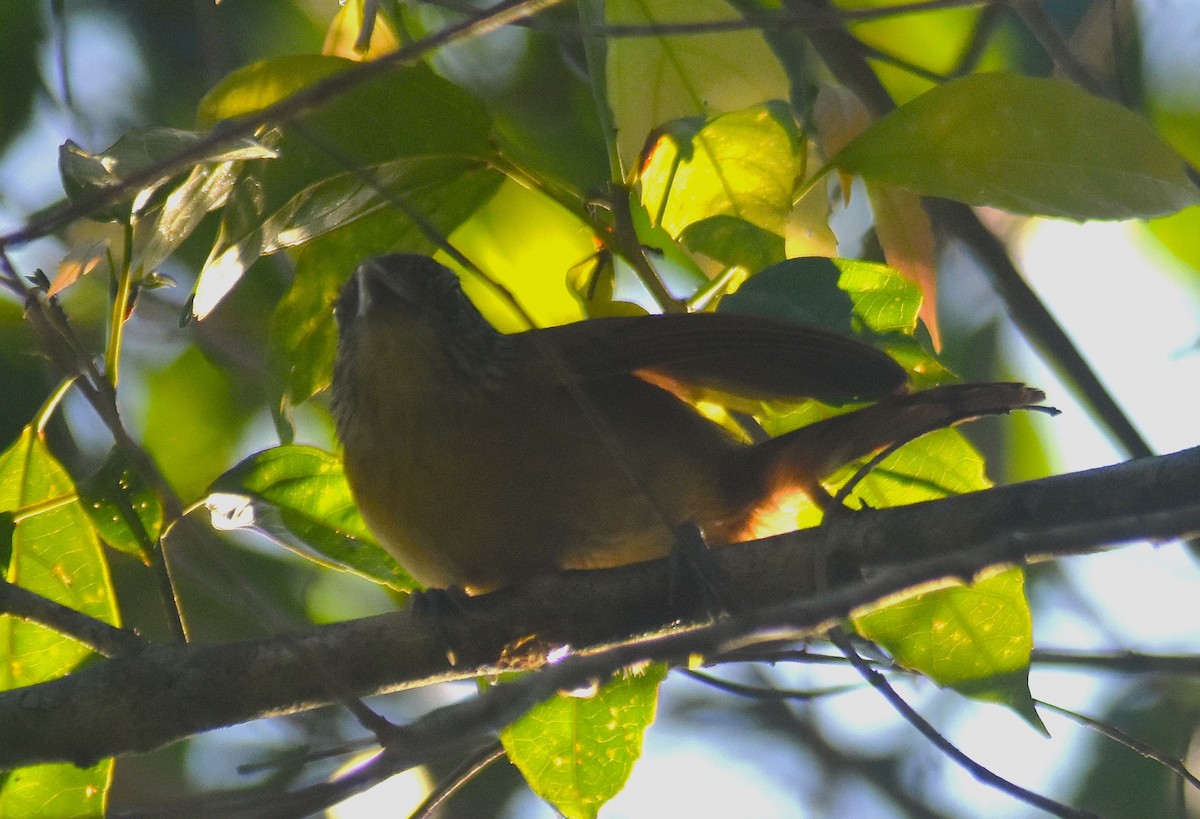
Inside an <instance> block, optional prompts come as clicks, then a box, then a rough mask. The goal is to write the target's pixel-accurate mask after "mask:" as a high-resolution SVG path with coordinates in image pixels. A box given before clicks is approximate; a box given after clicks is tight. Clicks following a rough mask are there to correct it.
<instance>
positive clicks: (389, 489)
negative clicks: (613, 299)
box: [333, 254, 1043, 594]
mask: <svg viewBox="0 0 1200 819" xmlns="http://www.w3.org/2000/svg"><path fill="white" fill-rule="evenodd" d="M335 313H336V317H337V323H338V327H339V337H338V348H337V360H336V363H335V366H334V376H333V410H334V415H335V418H336V421H337V431H338V435H339V437H340V439H341V441H342V444H343V447H344V459H345V470H346V476H347V478H348V480H349V483H350V487H351V489H352V491H353V493H354V497H355V499H356V501H357V503H358V505H359V508H360V509H361V511H362V514H363V518H364V519H365V520H366V522H367V525H368V526H369V527H370V528H371V530H372V531H373V532H374V533H375V535H376V536H377V537H378V538H379V541H380V543H381V544H382V545H383V546H384V547H385V548H387V549H388V550H389V551H390V552H391V553H392V554H394V555H395V557H396V558H397V560H399V562H400V563H401V565H402V566H404V568H405V569H407V570H408V571H409V572H410V573H411V574H412V576H413V577H414V578H416V579H417V580H418V581H419V582H421V583H422V584H424V585H425V586H427V587H461V588H463V589H465V590H466V591H468V592H469V593H472V594H477V593H481V592H484V591H488V590H491V589H495V588H498V587H501V586H506V585H509V584H512V583H515V582H518V581H520V580H522V579H525V578H528V577H530V576H532V575H535V574H539V573H542V572H547V571H552V570H555V569H562V568H601V567H608V566H616V565H621V564H625V563H633V562H639V561H643V560H650V559H653V558H658V557H662V556H664V555H666V554H667V553H668V552H669V551H670V550H671V548H672V546H673V543H674V534H673V533H674V530H675V527H676V526H677V525H679V524H681V523H689V522H690V523H694V524H696V525H697V526H699V527H700V529H701V530H702V531H703V533H704V535H705V539H706V540H707V541H708V542H709V543H711V544H723V543H732V542H737V541H738V540H744V539H747V538H749V537H752V536H755V535H756V534H758V533H757V532H756V520H757V519H758V518H759V517H760V516H761V515H762V514H763V513H764V511H766V510H769V509H770V508H772V506H773V505H774V504H775V503H776V502H777V501H778V500H779V499H780V498H781V497H782V496H784V495H787V494H789V493H794V492H797V491H801V492H808V493H809V494H811V493H813V492H814V491H819V490H818V489H817V487H818V481H819V480H820V479H821V478H822V477H826V476H828V475H829V474H830V473H831V472H833V471H834V470H836V469H837V468H839V467H840V466H843V465H845V464H847V463H850V462H852V461H854V460H856V459H858V458H862V457H864V456H867V455H870V454H872V453H874V452H877V451H879V450H881V449H883V448H885V447H887V446H889V445H891V444H893V443H896V442H903V441H907V440H909V439H911V438H914V437H916V436H918V435H921V434H924V433H925V432H929V431H931V430H934V429H938V428H941V427H945V426H948V425H950V424H952V423H956V422H958V421H961V420H964V419H966V418H970V417H974V416H978V415H981V414H986V413H997V412H1006V411H1008V410H1010V409H1014V408H1018V407H1024V406H1029V405H1031V404H1034V403H1036V402H1038V401H1040V400H1042V398H1043V395H1042V393H1040V392H1039V391H1037V390H1034V389H1031V388H1029V387H1025V386H1023V385H1021V384H964V385H952V386H942V387H935V388H933V389H930V390H926V391H923V392H917V393H909V392H906V380H907V379H906V375H905V373H904V371H903V369H902V368H901V367H900V366H899V365H898V364H896V362H895V361H893V360H892V359H891V358H890V357H888V356H887V355H886V354H884V353H882V352H880V351H878V350H876V349H875V348H873V347H870V346H868V345H866V344H863V343H861V342H858V341H855V340H853V339H850V338H847V337H844V336H841V335H838V334H836V333H832V332H828V331H825V330H820V329H816V328H813V327H807V326H803V325H799V324H791V323H788V322H782V321H777V320H769V319H764V318H757V317H750V316H741V315H725V314H697V315H666V316H637V317H620V318H602V319H592V320H589V321H583V322H579V323H575V324H568V325H564V326H561V327H549V328H544V329H536V330H529V331H526V332H522V333H516V334H512V335H505V334H502V333H500V332H498V331H497V330H495V329H494V328H493V327H492V326H491V325H490V324H488V322H487V321H486V320H485V319H484V318H483V316H482V315H480V313H479V311H478V310H476V308H475V306H474V305H473V304H472V303H471V302H470V300H469V299H467V297H466V296H465V295H464V294H463V291H462V289H461V288H460V286H459V282H458V278H457V277H456V276H455V275H454V273H453V272H451V271H450V270H448V269H447V268H445V267H443V266H442V265H440V264H438V263H437V262H435V261H433V260H432V259H430V258H428V257H426V256H420V255H412V254H394V255H388V256H380V257H377V258H373V259H369V260H367V261H365V262H363V263H362V264H361V265H360V266H359V267H358V269H357V270H356V271H355V273H354V275H353V276H351V278H350V279H349V281H347V283H346V285H345V286H344V288H343V289H342V291H341V294H340V296H339V298H338V300H337V304H336V307H335ZM696 389H707V390H717V391H721V392H724V393H730V394H734V395H739V396H745V397H749V398H755V399H787V398H791V399H799V398H802V397H814V398H818V399H821V400H824V401H827V402H834V403H845V402H849V401H877V402H878V403H876V404H874V405H872V406H868V407H865V408H862V409H858V410H855V411H852V412H849V413H847V414H844V415H840V416H836V417H834V418H831V419H828V420H825V421H821V422H818V423H816V424H812V425H810V426H807V427H803V428H801V429H799V430H796V431H794V432H790V433H787V434H784V435H780V436H778V437H776V438H773V439H770V440H767V441H764V442H762V443H757V444H746V443H744V442H742V441H740V440H738V439H737V438H736V437H735V436H734V435H732V434H731V433H730V432H729V431H727V430H726V429H725V428H724V427H722V426H721V425H719V424H717V423H715V422H713V421H711V420H709V419H707V418H705V417H704V416H702V415H701V414H700V413H699V412H697V411H696V410H695V409H694V408H693V406H692V405H691V404H689V403H687V402H686V401H684V400H683V399H682V398H681V397H680V396H681V395H683V394H685V393H687V392H688V391H690V390H696Z"/></svg>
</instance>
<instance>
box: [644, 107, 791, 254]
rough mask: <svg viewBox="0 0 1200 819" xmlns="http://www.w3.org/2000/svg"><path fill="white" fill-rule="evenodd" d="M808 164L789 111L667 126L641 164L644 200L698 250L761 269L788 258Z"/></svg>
mask: <svg viewBox="0 0 1200 819" xmlns="http://www.w3.org/2000/svg"><path fill="white" fill-rule="evenodd" d="M690 122H691V121H687V122H685V123H682V125H684V126H688V125H689V123H690ZM803 169H804V153H803V145H802V143H801V141H800V135H799V132H798V130H797V128H796V124H795V122H794V120H793V119H792V115H791V112H790V110H789V109H788V108H787V106H785V105H783V104H781V103H768V104H764V105H756V106H753V107H751V108H748V109H745V110H743V111H737V112H734V113H731V114H724V115H720V116H717V117H714V118H712V119H711V120H709V121H707V122H705V123H703V125H700V126H699V127H695V125H691V127H672V128H667V129H666V130H664V131H663V134H662V136H660V137H659V139H658V141H657V143H656V144H655V146H654V148H653V149H652V150H651V152H650V155H649V157H648V159H647V160H646V162H645V164H644V166H643V168H642V173H641V194H642V202H643V204H644V205H645V207H646V210H647V211H649V213H650V215H651V218H652V219H653V220H654V221H655V223H656V224H658V225H661V226H662V227H663V228H664V229H665V230H666V231H667V232H668V233H670V234H671V235H672V236H674V237H677V238H679V237H681V236H682V238H683V241H684V243H685V244H686V245H688V246H689V247H691V248H692V249H693V250H694V251H697V252H701V253H704V254H705V255H707V256H710V257H712V258H715V259H717V260H719V261H721V262H724V263H725V264H744V263H749V264H750V265H753V267H752V268H751V269H754V270H757V269H761V268H762V267H764V266H766V265H767V264H771V263H773V262H778V261H782V260H783V250H784V233H785V232H786V228H787V220H788V215H789V214H790V213H791V211H792V196H793V193H794V191H795V186H796V180H797V178H798V177H799V176H800V174H801V173H802V171H803Z"/></svg>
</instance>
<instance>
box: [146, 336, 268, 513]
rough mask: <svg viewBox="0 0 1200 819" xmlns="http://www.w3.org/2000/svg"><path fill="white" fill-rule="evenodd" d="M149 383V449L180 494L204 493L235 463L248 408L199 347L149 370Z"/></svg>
mask: <svg viewBox="0 0 1200 819" xmlns="http://www.w3.org/2000/svg"><path fill="white" fill-rule="evenodd" d="M146 387H147V396H146V397H147V400H146V403H145V413H146V415H145V437H144V443H145V445H146V448H147V449H149V450H150V452H151V454H153V455H154V458H155V460H156V461H157V462H158V464H159V466H160V467H161V468H162V470H163V472H164V473H165V474H166V476H167V480H168V481H169V482H170V483H171V485H172V486H174V487H175V489H176V491H177V492H179V494H180V495H181V496H182V497H184V498H188V499H191V498H197V497H201V496H202V494H203V492H204V489H205V487H206V486H207V485H208V483H209V481H211V480H212V479H213V478H214V477H215V476H217V475H219V474H221V471H222V470H223V469H225V468H226V467H227V466H228V465H229V464H230V463H232V461H233V454H234V446H235V445H236V443H237V442H238V440H239V438H240V437H241V432H242V427H243V425H244V424H245V423H246V421H247V420H248V419H249V417H250V416H249V407H248V406H246V405H245V404H244V403H243V401H242V397H241V396H240V395H238V393H237V392H236V391H235V389H234V385H233V384H232V383H231V381H230V376H229V373H228V372H226V371H225V370H223V369H221V368H219V367H217V366H216V365H214V364H213V363H212V362H211V361H209V360H208V359H207V358H206V357H205V355H204V354H203V353H202V352H201V351H200V350H199V349H197V348H196V347H188V348H186V349H185V350H184V351H183V352H182V353H180V355H179V357H178V358H176V359H175V360H174V361H173V362H171V363H170V364H168V365H167V366H166V367H164V368H162V369H160V370H158V371H157V372H152V373H150V375H148V376H147V378H146ZM214 419H220V423H214Z"/></svg>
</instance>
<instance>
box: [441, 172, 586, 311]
mask: <svg viewBox="0 0 1200 819" xmlns="http://www.w3.org/2000/svg"><path fill="white" fill-rule="evenodd" d="M450 244H452V245H454V247H456V248H458V249H459V250H461V251H462V252H463V253H464V254H465V255H466V256H467V258H469V259H471V260H472V261H473V262H475V263H476V264H478V265H479V266H480V268H482V269H483V271H484V272H485V273H487V275H488V278H489V279H490V280H491V281H492V282H494V283H496V284H500V285H501V286H503V287H504V288H505V289H506V290H508V292H509V293H511V294H512V295H513V298H514V299H515V300H516V301H517V302H519V303H520V305H521V311H522V312H523V313H524V315H525V316H528V317H529V318H530V319H532V320H533V323H534V324H535V325H537V326H539V327H545V326H549V325H557V324H568V323H570V322H573V321H579V320H581V319H582V318H583V317H584V314H583V310H582V309H581V307H580V304H579V302H578V300H577V299H576V298H575V296H574V295H573V294H572V292H571V290H570V288H569V286H568V278H569V272H570V270H571V268H572V267H574V266H575V265H577V264H578V263H579V262H581V261H583V260H585V259H587V258H589V257H590V256H592V255H594V254H595V252H596V245H595V243H594V241H593V237H592V233H591V231H590V230H588V228H587V226H586V225H585V224H584V222H583V221H582V220H581V219H580V218H579V217H578V216H576V215H575V214H574V213H572V212H571V211H569V210H567V209H566V208H564V207H562V206H561V205H559V204H558V203H556V202H554V201H553V200H551V199H549V198H548V197H546V196H544V195H542V194H541V193H539V192H538V191H536V190H530V189H529V188H526V187H524V186H522V185H519V184H517V183H516V182H513V181H511V180H509V181H505V182H504V184H503V185H501V186H500V187H499V189H498V190H497V191H496V195H495V196H494V197H492V198H491V199H490V200H489V201H488V202H487V203H486V204H484V205H483V206H482V207H480V208H479V209H478V210H477V211H476V212H475V213H474V214H472V215H471V217H470V218H469V219H467V220H465V221H464V222H463V223H462V224H461V225H460V226H459V227H458V228H457V229H456V230H455V231H454V233H453V234H452V235H451V237H450ZM444 261H446V262H447V263H448V264H450V265H451V266H454V262H453V261H451V260H448V259H447V260H444ZM463 290H464V291H465V292H466V294H467V296H468V297H470V299H471V301H472V302H474V304H475V306H476V307H478V308H479V310H480V312H482V313H483V315H484V316H485V317H486V318H487V319H488V321H489V322H491V324H492V325H493V326H495V327H496V328H498V329H500V330H501V331H504V332H516V331H520V330H525V329H528V326H529V325H528V322H527V321H526V320H525V318H524V317H523V316H522V315H519V314H517V312H516V311H515V310H514V309H513V307H512V305H511V304H510V303H509V301H508V300H507V299H505V298H502V297H501V296H500V295H498V293H497V291H496V289H495V288H494V287H492V286H491V285H490V284H488V283H486V282H483V281H480V280H479V277H477V276H473V275H467V276H464V277H463Z"/></svg>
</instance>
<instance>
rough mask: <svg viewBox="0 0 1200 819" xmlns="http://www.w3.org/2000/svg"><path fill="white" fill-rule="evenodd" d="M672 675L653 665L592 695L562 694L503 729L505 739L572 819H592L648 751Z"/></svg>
mask: <svg viewBox="0 0 1200 819" xmlns="http://www.w3.org/2000/svg"><path fill="white" fill-rule="evenodd" d="M665 676H666V668H665V667H664V666H661V665H652V666H649V667H648V668H647V669H646V670H645V671H642V672H638V673H627V674H623V675H621V676H618V677H615V678H613V679H612V680H610V681H609V682H608V683H607V684H605V685H604V686H603V687H602V688H601V689H600V690H599V691H597V692H595V693H592V694H590V695H575V694H559V695H558V696H556V697H554V698H553V699H550V700H547V701H546V702H543V703H542V704H540V705H538V706H536V707H534V708H533V709H532V710H530V711H529V713H527V714H526V715H525V716H524V717H522V718H521V719H520V720H518V721H517V722H515V723H513V724H512V725H510V726H509V727H508V728H506V729H505V730H503V731H501V732H500V741H501V742H502V743H503V744H504V750H505V751H506V752H507V753H508V758H509V759H510V760H511V761H512V763H513V764H514V765H516V766H517V768H518V769H519V770H520V771H521V773H522V774H523V775H524V776H525V780H526V781H527V782H528V783H529V787H531V788H532V789H533V791H534V793H536V794H537V795H538V796H540V797H542V798H543V799H545V800H546V801H547V802H549V803H550V804H552V805H554V807H555V808H556V809H557V810H558V811H560V812H561V813H562V814H563V815H564V816H566V817H568V819H591V818H592V817H595V816H596V813H597V812H598V811H599V810H600V808H601V807H602V806H603V805H604V803H605V802H607V801H608V800H609V799H611V798H612V797H614V796H616V795H617V793H619V792H620V790H621V788H623V787H624V786H625V782H626V780H628V778H629V774H630V772H631V771H632V770H633V764H634V763H635V762H636V761H637V760H638V758H639V757H640V756H641V754H642V735H643V734H644V733H645V731H646V729H647V728H648V727H650V724H651V723H652V722H654V714H655V710H656V707H657V704H658V686H659V684H660V683H661V682H662V680H663V678H664V677H665Z"/></svg>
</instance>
